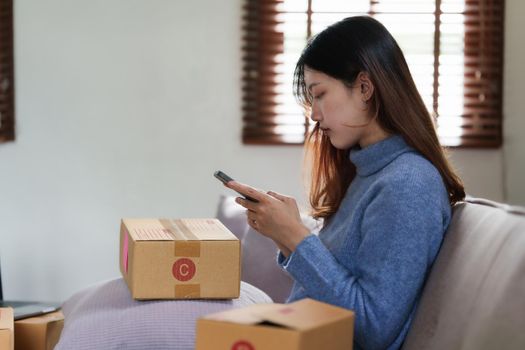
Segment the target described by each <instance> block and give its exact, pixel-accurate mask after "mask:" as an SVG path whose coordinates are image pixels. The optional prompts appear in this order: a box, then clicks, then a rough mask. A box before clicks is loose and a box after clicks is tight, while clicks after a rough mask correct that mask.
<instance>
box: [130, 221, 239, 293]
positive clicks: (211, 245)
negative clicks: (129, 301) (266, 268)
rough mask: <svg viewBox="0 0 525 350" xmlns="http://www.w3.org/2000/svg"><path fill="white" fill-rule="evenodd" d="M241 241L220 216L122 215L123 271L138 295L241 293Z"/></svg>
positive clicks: (131, 288)
mask: <svg viewBox="0 0 525 350" xmlns="http://www.w3.org/2000/svg"><path fill="white" fill-rule="evenodd" d="M240 252H241V247H240V242H239V240H238V239H237V237H235V236H234V235H233V233H231V232H230V231H229V230H228V229H227V228H226V227H225V226H224V225H223V224H222V223H221V222H220V221H219V220H217V219H178V220H171V219H123V220H122V224H121V229H120V271H121V272H122V275H123V276H124V279H125V280H126V283H127V284H128V287H129V289H130V291H131V295H132V297H133V298H134V299H226V298H229V299H231V298H238V297H239V294H240V283H241V282H240V280H241V279H240V272H241V271H240Z"/></svg>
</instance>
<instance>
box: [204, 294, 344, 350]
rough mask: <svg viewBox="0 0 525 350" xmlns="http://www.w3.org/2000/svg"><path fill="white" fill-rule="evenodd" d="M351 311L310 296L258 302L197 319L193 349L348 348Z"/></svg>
mask: <svg viewBox="0 0 525 350" xmlns="http://www.w3.org/2000/svg"><path fill="white" fill-rule="evenodd" d="M353 331H354V313H353V312H352V311H349V310H346V309H343V308H339V307H336V306H332V305H328V304H325V303H321V302H318V301H315V300H312V299H303V300H300V301H297V302H294V303H291V304H260V305H252V306H249V307H246V308H242V309H234V310H228V311H225V312H220V313H216V314H212V315H208V316H205V317H203V318H201V319H199V320H198V321H197V339H196V348H195V349H196V350H274V349H286V350H319V349H326V350H351V349H352V347H353V334H354V333H353Z"/></svg>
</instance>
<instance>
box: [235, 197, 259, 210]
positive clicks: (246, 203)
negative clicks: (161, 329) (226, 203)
mask: <svg viewBox="0 0 525 350" xmlns="http://www.w3.org/2000/svg"><path fill="white" fill-rule="evenodd" d="M235 202H236V203H238V204H240V205H242V206H243V207H245V208H246V209H248V210H251V211H255V210H256V208H257V203H256V202H254V201H251V200H248V199H244V198H241V197H237V198H235Z"/></svg>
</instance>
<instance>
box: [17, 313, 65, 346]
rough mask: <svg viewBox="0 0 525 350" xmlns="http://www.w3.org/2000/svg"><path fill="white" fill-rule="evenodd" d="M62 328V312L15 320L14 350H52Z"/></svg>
mask: <svg viewBox="0 0 525 350" xmlns="http://www.w3.org/2000/svg"><path fill="white" fill-rule="evenodd" d="M62 328H64V315H63V314H62V312H60V311H57V312H52V313H49V314H45V315H41V316H36V317H30V318H25V319H23V320H18V321H16V322H15V350H53V348H54V347H55V345H56V344H57V343H58V340H59V339H60V333H62Z"/></svg>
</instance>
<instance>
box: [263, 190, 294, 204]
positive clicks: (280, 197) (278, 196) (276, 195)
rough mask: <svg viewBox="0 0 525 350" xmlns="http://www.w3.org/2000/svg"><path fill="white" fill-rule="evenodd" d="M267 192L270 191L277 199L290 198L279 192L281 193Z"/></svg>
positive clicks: (269, 193)
mask: <svg viewBox="0 0 525 350" xmlns="http://www.w3.org/2000/svg"><path fill="white" fill-rule="evenodd" d="M267 193H268V195H270V196H272V197H273V198H276V199H278V200H280V201H281V202H284V201H285V200H286V199H288V198H289V197H287V196H283V195H282V194H279V193H277V192H274V191H268V192H267Z"/></svg>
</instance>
